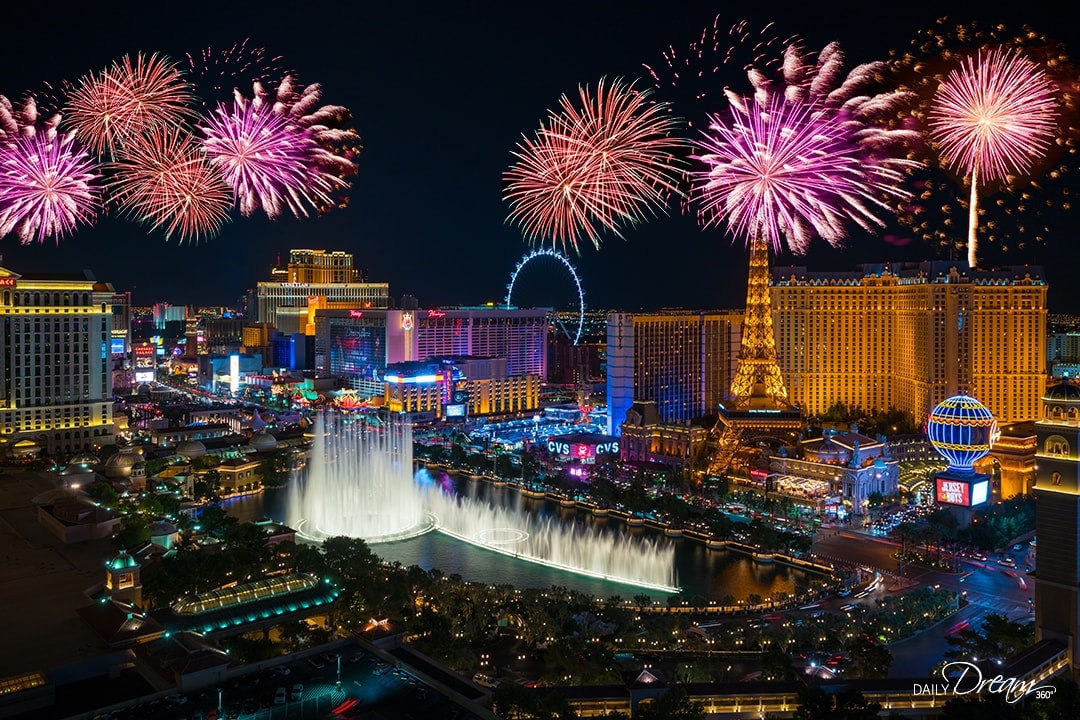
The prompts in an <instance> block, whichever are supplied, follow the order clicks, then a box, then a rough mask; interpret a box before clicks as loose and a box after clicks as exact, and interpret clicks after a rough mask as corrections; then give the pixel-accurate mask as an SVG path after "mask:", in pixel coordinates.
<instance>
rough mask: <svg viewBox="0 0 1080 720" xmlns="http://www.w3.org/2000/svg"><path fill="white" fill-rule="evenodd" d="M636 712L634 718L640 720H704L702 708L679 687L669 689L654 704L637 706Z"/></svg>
mask: <svg viewBox="0 0 1080 720" xmlns="http://www.w3.org/2000/svg"><path fill="white" fill-rule="evenodd" d="M637 710H638V711H637V712H636V713H634V717H635V718H641V719H642V720H705V708H704V706H703V705H702V704H701V703H699V702H697V701H696V700H692V699H691V698H690V695H689V694H688V693H687V692H686V690H684V689H682V688H680V687H674V688H671V689H670V690H668V691H667V692H666V693H664V694H663V695H661V696H660V697H659V698H657V699H656V702H653V703H648V704H644V703H643V704H641V705H638V708H637Z"/></svg>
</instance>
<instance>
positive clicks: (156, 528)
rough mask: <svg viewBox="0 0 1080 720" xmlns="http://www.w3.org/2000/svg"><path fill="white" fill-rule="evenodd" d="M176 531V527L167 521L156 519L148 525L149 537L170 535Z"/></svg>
mask: <svg viewBox="0 0 1080 720" xmlns="http://www.w3.org/2000/svg"><path fill="white" fill-rule="evenodd" d="M175 532H177V530H176V526H175V525H173V524H172V523H171V522H169V521H168V520H162V519H158V520H155V521H154V522H152V523H150V536H151V537H158V536H161V535H172V534H174V533H175Z"/></svg>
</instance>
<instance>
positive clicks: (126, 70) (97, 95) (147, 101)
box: [66, 54, 194, 155]
mask: <svg viewBox="0 0 1080 720" xmlns="http://www.w3.org/2000/svg"><path fill="white" fill-rule="evenodd" d="M193 100H194V95H193V94H192V91H191V87H190V86H189V85H188V83H187V82H186V81H185V80H184V78H183V75H182V74H181V73H180V70H179V68H178V67H177V65H176V64H175V63H173V62H172V61H170V60H169V59H168V58H166V57H164V56H160V55H157V54H153V55H149V56H146V55H142V54H139V55H137V56H135V58H134V59H132V57H131V56H130V55H125V56H124V57H123V58H122V59H120V60H118V61H116V62H114V63H113V64H112V65H111V66H110V67H109V68H108V69H106V70H104V71H103V72H101V73H99V74H97V75H88V76H85V77H83V78H82V79H81V80H80V81H79V84H78V87H76V88H75V90H74V91H73V92H72V93H71V94H70V97H69V100H68V105H67V113H66V116H67V119H68V122H69V123H70V124H71V126H72V127H73V128H74V129H75V132H76V133H77V135H78V137H79V139H80V140H81V141H82V142H84V143H85V144H86V145H88V146H89V147H90V148H91V149H93V150H94V152H96V153H98V154H99V155H100V154H103V153H104V152H106V151H108V152H109V154H115V153H116V149H117V147H119V145H120V144H122V143H123V142H124V141H126V140H128V139H130V138H131V137H132V136H134V135H136V134H139V133H146V132H151V131H153V130H154V129H155V128H157V127H160V126H163V125H177V124H181V123H183V122H184V121H186V120H188V119H189V118H191V117H193V111H192V109H191V103H192V101H193Z"/></svg>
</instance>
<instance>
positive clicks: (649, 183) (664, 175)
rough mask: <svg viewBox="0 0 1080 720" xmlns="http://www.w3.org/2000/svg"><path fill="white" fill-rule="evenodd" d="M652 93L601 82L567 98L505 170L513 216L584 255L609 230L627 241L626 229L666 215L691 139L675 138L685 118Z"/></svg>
mask: <svg viewBox="0 0 1080 720" xmlns="http://www.w3.org/2000/svg"><path fill="white" fill-rule="evenodd" d="M649 94H650V93H649V91H639V90H637V89H635V88H634V86H633V83H630V84H625V83H623V82H621V81H619V80H616V81H615V82H612V83H610V84H606V83H605V82H604V81H603V80H601V81H600V83H599V84H598V85H597V88H596V91H595V93H593V92H592V91H591V90H590V89H589V88H588V87H582V88H580V90H579V97H578V100H579V103H578V104H575V103H574V101H573V100H571V98H569V97H568V96H565V95H564V96H563V97H562V99H561V101H560V109H559V111H553V112H551V113H550V114H549V116H548V118H547V121H546V122H544V123H543V124H542V125H541V127H540V129H539V130H537V131H536V133H535V136H534V138H532V139H529V138H527V137H526V138H524V139H523V141H522V142H521V143H519V144H518V148H517V150H515V151H514V152H513V155H514V157H516V158H517V162H516V163H514V165H512V166H511V167H510V168H509V169H508V170H507V171H506V173H505V174H504V180H505V181H506V189H505V191H504V194H503V197H504V199H506V200H507V201H509V202H510V204H511V210H510V214H509V216H508V220H510V221H513V222H516V223H517V224H518V225H519V226H520V227H521V229H522V232H523V233H524V234H525V235H526V237H528V238H529V239H530V240H532V241H535V242H546V241H550V242H551V243H552V244H553V245H554V244H556V243H562V245H563V247H564V248H565V247H566V246H567V245H569V246H570V247H572V248H573V249H574V251H575V252H579V253H580V249H579V245H580V243H581V242H582V241H583V240H589V241H591V242H592V244H593V246H594V247H596V248H599V247H600V237H601V235H602V233H603V232H605V231H608V232H612V233H614V234H615V235H616V236H618V237H620V238H621V237H623V235H622V230H623V229H624V228H625V227H627V226H632V225H634V224H636V223H638V222H640V221H643V220H644V219H646V218H647V217H648V216H650V215H656V214H659V213H660V212H663V211H664V210H665V209H666V207H667V201H668V199H669V198H670V196H671V195H673V194H677V193H678V181H679V177H680V170H681V163H680V161H679V159H678V155H677V153H678V151H679V150H680V149H681V148H683V147H684V146H685V143H684V141H683V140H682V139H681V138H679V137H677V136H676V135H675V132H676V130H677V129H678V128H679V127H681V121H680V120H678V119H677V118H675V117H673V116H672V115H671V113H670V111H669V107H668V106H667V104H666V103H653V102H651V101H650V100H649Z"/></svg>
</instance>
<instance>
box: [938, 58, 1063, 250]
mask: <svg viewBox="0 0 1080 720" xmlns="http://www.w3.org/2000/svg"><path fill="white" fill-rule="evenodd" d="M1056 117H1057V107H1056V102H1055V99H1054V86H1053V84H1052V83H1051V82H1050V80H1049V78H1048V77H1047V76H1046V74H1045V73H1043V72H1042V71H1041V70H1040V69H1039V67H1038V66H1037V65H1036V64H1035V63H1033V62H1031V61H1030V60H1028V59H1027V58H1024V57H1023V56H1022V55H1019V54H1018V53H1016V52H1010V51H1006V50H1004V49H1002V48H994V49H991V50H988V51H986V52H985V53H984V52H983V51H981V50H980V51H979V52H978V53H977V54H976V55H975V56H974V57H968V58H966V59H965V61H964V63H963V64H962V65H961V67H960V68H957V69H956V70H953V71H952V72H951V73H949V75H948V77H947V78H946V79H945V82H944V83H942V84H941V87H939V88H938V91H937V93H936V94H935V96H934V101H933V105H932V107H931V110H930V118H929V119H930V134H931V137H932V138H933V139H934V141H935V142H936V143H938V144H939V145H940V146H941V153H942V156H943V157H944V158H945V160H946V162H947V163H948V165H950V166H951V167H954V168H958V169H960V170H961V171H962V172H964V173H967V174H970V182H971V199H970V205H969V213H970V220H969V224H968V264H969V265H970V266H971V267H975V264H976V259H977V258H976V250H977V243H978V238H977V234H978V225H979V222H978V204H979V194H978V188H979V182H980V181H993V180H1004V179H1005V178H1007V177H1008V176H1009V175H1010V174H1016V175H1021V174H1023V173H1025V172H1027V171H1028V169H1029V168H1030V167H1031V165H1032V163H1033V162H1034V161H1035V160H1036V159H1037V158H1038V157H1039V156H1040V155H1041V154H1042V153H1044V152H1045V151H1046V149H1047V148H1048V147H1049V146H1050V142H1051V138H1052V137H1053V133H1054V130H1055V129H1056Z"/></svg>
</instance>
